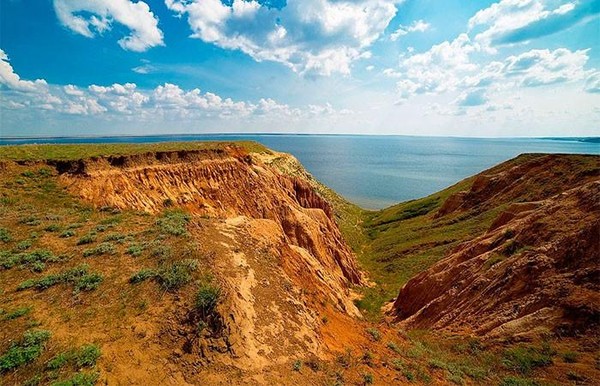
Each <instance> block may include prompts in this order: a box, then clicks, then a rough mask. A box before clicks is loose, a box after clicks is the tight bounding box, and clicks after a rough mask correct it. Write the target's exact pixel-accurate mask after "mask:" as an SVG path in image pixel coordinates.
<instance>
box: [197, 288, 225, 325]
mask: <svg viewBox="0 0 600 386" xmlns="http://www.w3.org/2000/svg"><path fill="white" fill-rule="evenodd" d="M220 298H221V288H220V287H219V286H217V285H214V284H211V283H204V284H202V285H201V286H200V288H198V291H196V298H195V300H194V305H195V307H196V310H198V312H200V315H201V317H202V318H203V319H205V318H207V317H208V316H209V315H210V314H212V313H213V312H215V308H216V307H217V304H218V303H219V300H220Z"/></svg>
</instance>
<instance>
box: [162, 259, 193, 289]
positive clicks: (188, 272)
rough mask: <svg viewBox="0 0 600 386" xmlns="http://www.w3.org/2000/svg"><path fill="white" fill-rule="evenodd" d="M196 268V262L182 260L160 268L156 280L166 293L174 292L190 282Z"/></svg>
mask: <svg viewBox="0 0 600 386" xmlns="http://www.w3.org/2000/svg"><path fill="white" fill-rule="evenodd" d="M197 268H198V261H197V260H182V261H178V262H176V263H173V264H170V265H168V266H166V267H163V268H160V269H159V270H158V272H157V274H156V280H158V282H159V284H160V285H161V286H162V287H163V289H164V290H166V291H175V290H177V289H179V288H181V287H183V286H184V285H186V284H187V283H189V282H190V281H191V280H192V272H193V271H195V270H196V269H197Z"/></svg>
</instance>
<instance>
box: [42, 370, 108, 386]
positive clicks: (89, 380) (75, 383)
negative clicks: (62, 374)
mask: <svg viewBox="0 0 600 386" xmlns="http://www.w3.org/2000/svg"><path fill="white" fill-rule="evenodd" d="M99 377H100V375H99V374H98V373H96V372H93V373H90V372H85V371H82V372H79V373H77V374H75V375H74V376H72V377H71V378H69V379H66V380H64V381H59V382H54V383H53V384H52V386H94V385H95V384H96V382H98V378H99Z"/></svg>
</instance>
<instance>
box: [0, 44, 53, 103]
mask: <svg viewBox="0 0 600 386" xmlns="http://www.w3.org/2000/svg"><path fill="white" fill-rule="evenodd" d="M0 84H3V85H5V86H6V87H8V88H9V89H11V90H16V91H22V92H42V91H43V90H45V89H46V87H47V83H46V81H45V80H43V79H37V80H35V81H30V80H22V79H21V77H20V76H19V75H17V74H16V73H15V71H14V70H13V67H12V66H11V64H10V62H9V59H8V55H6V53H5V52H4V51H3V50H2V49H0Z"/></svg>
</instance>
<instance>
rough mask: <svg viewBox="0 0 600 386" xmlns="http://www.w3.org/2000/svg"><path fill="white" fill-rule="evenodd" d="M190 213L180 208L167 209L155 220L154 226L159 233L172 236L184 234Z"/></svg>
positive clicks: (185, 233)
mask: <svg viewBox="0 0 600 386" xmlns="http://www.w3.org/2000/svg"><path fill="white" fill-rule="evenodd" d="M189 221H190V215H189V214H187V213H185V212H183V211H181V210H167V211H165V212H164V213H163V214H162V215H161V216H160V217H159V218H158V219H157V220H156V226H157V227H158V229H159V230H160V232H161V233H164V234H168V235H173V236H186V235H187V234H188V232H187V229H186V227H187V224H188V222H189Z"/></svg>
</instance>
